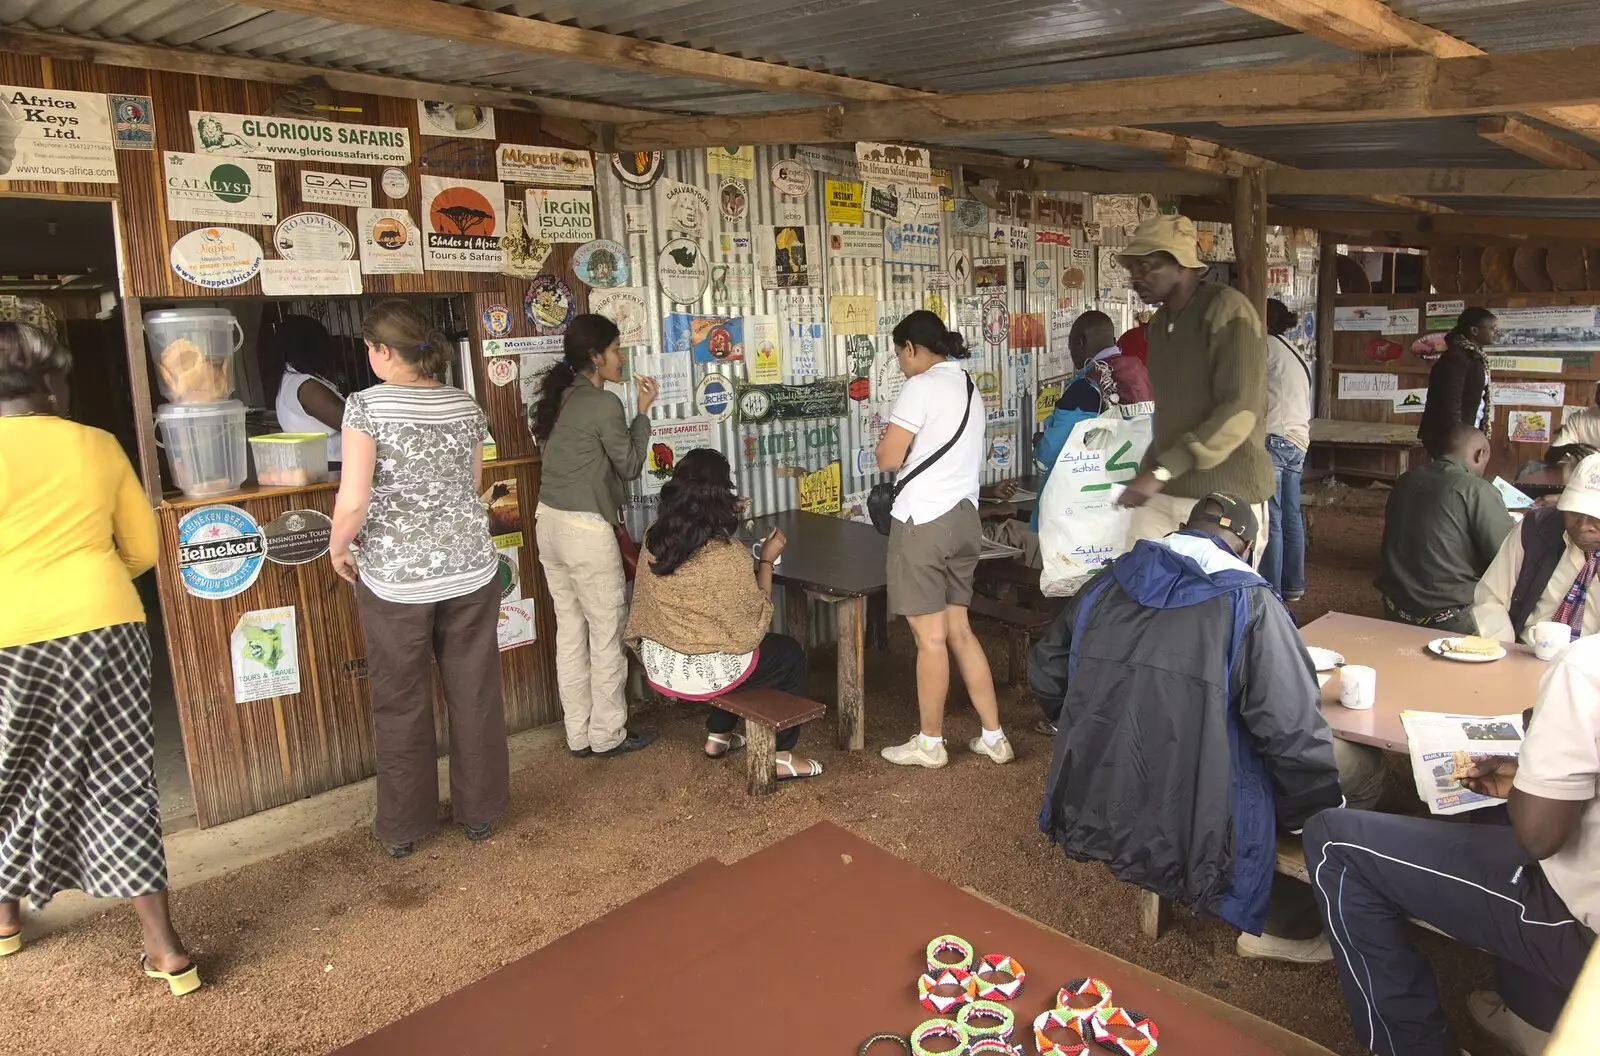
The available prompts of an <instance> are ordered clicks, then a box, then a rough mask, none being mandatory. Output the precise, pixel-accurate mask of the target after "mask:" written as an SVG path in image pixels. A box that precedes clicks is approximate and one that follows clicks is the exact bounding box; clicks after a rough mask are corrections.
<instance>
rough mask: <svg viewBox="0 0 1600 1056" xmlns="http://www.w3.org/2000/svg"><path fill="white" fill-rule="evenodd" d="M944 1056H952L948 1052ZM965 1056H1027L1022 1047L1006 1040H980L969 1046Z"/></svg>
mask: <svg viewBox="0 0 1600 1056" xmlns="http://www.w3.org/2000/svg"><path fill="white" fill-rule="evenodd" d="M944 1056H950V1054H949V1053H948V1052H947V1053H945V1054H944ZM965 1056H1025V1054H1024V1053H1023V1051H1022V1046H1021V1045H1013V1044H1011V1042H1009V1041H1007V1040H1005V1039H1004V1038H978V1039H977V1040H975V1041H973V1042H971V1043H969V1044H968V1045H967V1051H966V1053H965Z"/></svg>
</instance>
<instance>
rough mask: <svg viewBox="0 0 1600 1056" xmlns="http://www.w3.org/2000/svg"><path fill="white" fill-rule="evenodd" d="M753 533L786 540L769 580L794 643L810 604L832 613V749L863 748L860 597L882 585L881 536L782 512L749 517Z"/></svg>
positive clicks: (884, 545) (801, 637) (801, 635)
mask: <svg viewBox="0 0 1600 1056" xmlns="http://www.w3.org/2000/svg"><path fill="white" fill-rule="evenodd" d="M754 524H755V528H754V536H755V538H757V539H760V538H763V537H765V536H766V534H767V532H768V531H769V530H770V529H772V528H774V527H777V528H781V529H782V530H783V534H784V535H785V536H786V537H787V539H788V541H787V543H786V544H785V546H784V548H783V561H782V562H781V563H780V564H779V565H778V567H777V568H776V569H774V570H773V573H772V581H773V582H774V583H781V584H782V585H783V594H784V604H785V606H786V607H787V608H786V613H787V617H788V618H787V620H786V622H785V626H786V627H787V628H788V630H789V633H790V634H791V635H792V636H793V637H794V638H795V639H796V640H798V641H799V642H800V643H801V644H802V645H805V644H807V638H808V637H809V635H808V633H807V630H808V628H809V627H810V625H811V620H810V601H811V600H813V599H814V600H816V601H820V602H823V603H824V604H827V605H830V606H832V608H833V619H834V627H835V628H836V630H837V632H838V638H839V673H838V679H839V709H838V710H839V747H841V748H845V749H853V750H857V751H859V750H860V749H861V748H863V747H865V746H866V736H865V718H864V714H865V699H866V698H865V696H864V694H863V686H862V681H863V675H864V670H863V668H864V663H863V650H864V648H865V644H866V637H865V631H866V622H867V621H866V614H867V597H868V596H869V595H871V594H876V593H877V592H878V591H880V590H887V589H888V587H889V538H888V536H885V535H879V534H878V530H877V529H876V528H874V527H873V526H872V525H870V524H861V523H859V522H857V521H847V520H844V519H843V518H840V517H826V516H823V515H822V514H817V513H801V512H800V511H798V510H790V511H788V512H787V513H778V514H773V515H772V516H770V517H758V518H756V520H755V522H754Z"/></svg>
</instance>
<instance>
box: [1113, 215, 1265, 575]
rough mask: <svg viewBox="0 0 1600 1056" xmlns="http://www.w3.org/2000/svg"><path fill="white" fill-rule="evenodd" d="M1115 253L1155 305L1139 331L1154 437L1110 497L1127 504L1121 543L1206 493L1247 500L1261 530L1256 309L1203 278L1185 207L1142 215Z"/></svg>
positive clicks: (1151, 533)
mask: <svg viewBox="0 0 1600 1056" xmlns="http://www.w3.org/2000/svg"><path fill="white" fill-rule="evenodd" d="M1117 259H1118V260H1120V261H1121V262H1122V266H1123V267H1125V268H1127V269H1128V275H1129V277H1130V278H1131V280H1132V285H1133V289H1134V291H1135V292H1136V293H1138V294H1139V296H1140V297H1141V298H1142V299H1143V300H1144V301H1145V302H1146V303H1147V304H1160V305H1161V308H1160V309H1159V310H1158V311H1157V312H1156V314H1155V315H1154V317H1152V318H1151V320H1150V325H1149V328H1148V330H1147V331H1146V338H1145V339H1146V342H1147V343H1148V345H1149V355H1148V359H1147V360H1146V366H1147V368H1148V370H1149V374H1150V384H1151V388H1152V389H1153V390H1154V393H1155V418H1154V421H1153V423H1152V428H1153V432H1154V436H1153V438H1152V440H1151V443H1150V449H1149V452H1148V453H1147V454H1146V455H1145V459H1144V463H1143V465H1142V467H1141V471H1140V473H1139V475H1138V476H1137V477H1136V478H1134V480H1133V481H1132V482H1131V483H1130V484H1129V485H1128V487H1127V488H1126V490H1124V491H1123V493H1122V496H1121V497H1120V498H1119V499H1118V501H1119V502H1121V503H1122V504H1123V505H1124V506H1131V507H1133V508H1134V512H1133V521H1132V524H1131V527H1130V529H1129V533H1128V542H1129V545H1132V544H1133V543H1134V542H1136V541H1138V540H1140V539H1160V538H1162V537H1163V536H1166V535H1168V534H1170V533H1172V532H1174V531H1176V530H1177V529H1178V527H1179V526H1180V525H1182V524H1183V522H1184V521H1185V520H1186V519H1187V518H1188V515H1189V511H1190V510H1191V509H1192V508H1193V507H1194V503H1195V500H1196V499H1199V498H1202V497H1204V496H1206V495H1209V494H1211V493H1212V492H1225V493H1227V494H1230V495H1234V496H1236V497H1238V498H1239V499H1242V500H1243V501H1244V502H1246V503H1249V504H1250V506H1251V507H1252V512H1254V514H1255V517H1256V520H1257V523H1259V524H1260V525H1261V527H1262V531H1263V534H1265V532H1266V528H1267V499H1268V498H1269V497H1270V496H1271V495H1272V493H1273V488H1274V485H1273V480H1274V478H1273V472H1272V460H1271V458H1270V457H1269V456H1268V454H1267V448H1266V417H1267V352H1266V339H1265V336H1264V334H1263V331H1262V326H1261V317H1260V316H1259V315H1257V314H1256V310H1255V307H1254V306H1253V305H1252V304H1251V303H1250V301H1249V300H1248V299H1247V298H1246V297H1245V296H1244V295H1243V294H1241V293H1239V292H1238V291H1237V290H1234V289H1230V288H1229V287H1227V286H1219V285H1216V284H1213V283H1207V282H1204V281H1202V280H1203V277H1204V275H1205V269H1206V266H1205V264H1203V263H1201V261H1200V256H1199V253H1198V252H1197V243H1196V238H1195V229H1194V222H1193V221H1192V220H1190V219H1189V218H1188V217H1186V216H1153V217H1151V218H1150V219H1148V220H1146V221H1145V222H1144V223H1142V224H1140V225H1139V229H1138V230H1137V231H1136V232H1135V233H1134V236H1133V240H1132V241H1130V242H1129V243H1128V244H1127V245H1126V246H1124V247H1123V248H1122V249H1121V250H1120V251H1119V253H1118V255H1117Z"/></svg>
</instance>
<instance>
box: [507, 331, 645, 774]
mask: <svg viewBox="0 0 1600 1056" xmlns="http://www.w3.org/2000/svg"><path fill="white" fill-rule="evenodd" d="M619 336H620V335H619V334H618V331H617V325H616V324H615V323H613V322H612V321H611V320H610V319H607V318H606V317H605V316H602V315H580V316H577V317H576V318H574V319H573V320H572V322H571V323H570V324H568V326H567V331H566V334H565V337H564V342H563V344H564V349H565V355H564V356H563V357H562V359H561V360H560V362H558V363H556V365H555V366H553V367H551V368H550V369H549V370H548V371H546V372H545V374H544V377H543V378H542V379H541V381H540V385H539V400H538V402H537V403H536V404H534V406H533V407H532V408H531V409H530V411H529V417H530V418H531V421H530V423H529V424H530V427H531V428H532V430H533V438H534V440H536V441H537V442H538V444H539V448H540V452H541V454H542V455H543V466H542V467H541V472H540V484H539V507H538V511H537V515H536V516H537V523H536V528H535V536H536V538H537V539H538V542H539V563H540V564H541V565H543V566H544V575H545V581H546V582H547V583H548V584H549V587H550V599H551V601H552V603H553V604H554V606H555V610H556V682H557V684H558V686H559V687H560V691H561V711H562V714H563V716H564V718H565V721H566V727H567V750H568V751H570V752H571V753H572V754H573V755H579V756H587V755H599V756H612V755H621V754H622V753H624V752H632V751H637V750H638V749H640V748H643V747H645V746H646V745H648V744H649V743H650V742H651V741H653V740H654V739H655V735H654V734H653V733H630V732H629V731H628V728H627V725H626V723H627V718H628V704H627V700H626V698H625V696H624V693H623V691H624V687H625V685H626V683H627V679H628V661H627V656H626V654H625V653H624V652H623V649H622V627H623V624H624V623H625V622H626V621H627V617H628V600H627V581H626V577H625V576H624V575H623V569H622V554H621V551H620V550H619V549H618V546H617V541H616V538H615V536H614V535H613V532H614V530H615V526H616V524H617V516H618V513H619V511H620V510H621V507H622V500H623V492H624V488H625V487H626V485H627V482H628V481H630V480H636V479H638V476H639V474H640V473H641V472H642V471H643V470H644V463H645V456H646V455H647V454H648V453H649V450H650V418H649V411H650V405H651V404H653V403H655V401H656V392H657V389H656V383H655V379H653V378H646V377H641V376H639V375H635V376H634V383H635V386H636V387H637V389H638V400H637V407H638V413H637V414H635V415H634V417H633V421H631V422H629V421H628V420H627V419H626V418H625V416H624V413H623V408H622V405H621V403H620V402H619V401H618V399H617V397H616V396H615V395H613V394H612V393H609V392H607V391H606V390H605V383H606V382H608V381H609V382H613V383H620V382H621V381H622V352H621V348H620V341H619Z"/></svg>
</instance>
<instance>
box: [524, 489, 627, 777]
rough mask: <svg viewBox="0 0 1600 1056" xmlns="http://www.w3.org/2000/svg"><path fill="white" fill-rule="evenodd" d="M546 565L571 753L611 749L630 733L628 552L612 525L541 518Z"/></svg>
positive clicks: (539, 529) (539, 535) (538, 524)
mask: <svg viewBox="0 0 1600 1056" xmlns="http://www.w3.org/2000/svg"><path fill="white" fill-rule="evenodd" d="M535 536H536V538H537V539H538V541H539V563H540V564H541V565H543V566H544V578H545V582H546V584H547V585H548V586H549V587H550V600H551V602H552V604H554V606H555V610H556V684H557V686H558V687H559V688H560V692H561V713H562V717H563V719H564V721H565V723H566V727H567V748H569V749H570V750H572V751H574V752H577V751H582V750H583V749H585V748H591V749H593V750H594V751H597V752H605V751H609V750H611V749H612V748H615V747H616V746H617V745H619V744H621V743H622V739H623V738H624V737H626V736H627V735H628V731H627V721H628V701H627V697H626V695H625V691H626V688H627V682H628V657H627V654H626V653H625V652H624V651H623V648H622V628H623V625H624V624H625V623H626V622H627V619H628V602H627V596H626V590H627V582H626V579H625V577H624V576H623V572H622V552H621V551H620V550H618V549H617V538H616V535H615V534H614V533H613V532H612V529H611V527H610V526H609V525H606V524H603V523H600V522H596V523H595V524H594V525H593V526H592V527H591V526H590V525H587V524H583V523H581V522H576V521H574V520H573V519H571V518H567V517H562V516H560V515H559V514H557V515H544V516H540V517H539V518H538V521H537V522H536V528H535Z"/></svg>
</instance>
